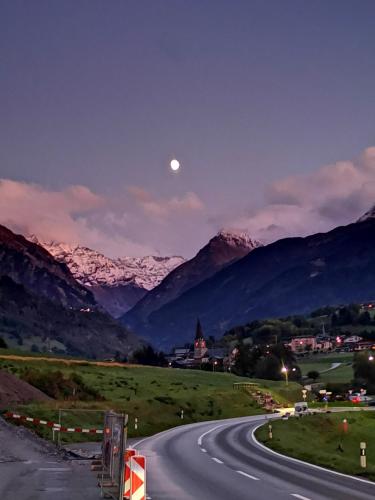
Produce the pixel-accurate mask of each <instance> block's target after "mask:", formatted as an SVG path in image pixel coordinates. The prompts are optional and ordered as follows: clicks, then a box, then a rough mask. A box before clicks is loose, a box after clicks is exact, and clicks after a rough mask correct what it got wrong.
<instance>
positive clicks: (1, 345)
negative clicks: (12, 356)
mask: <svg viewBox="0 0 375 500" xmlns="http://www.w3.org/2000/svg"><path fill="white" fill-rule="evenodd" d="M0 349H8V345H7V343H6V342H5V340H4V339H3V338H1V337H0Z"/></svg>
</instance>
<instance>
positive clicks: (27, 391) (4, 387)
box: [0, 370, 50, 410]
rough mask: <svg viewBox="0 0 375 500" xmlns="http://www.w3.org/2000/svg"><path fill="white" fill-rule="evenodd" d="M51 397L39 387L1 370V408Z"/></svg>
mask: <svg viewBox="0 0 375 500" xmlns="http://www.w3.org/2000/svg"><path fill="white" fill-rule="evenodd" d="M48 399H50V398H49V397H48V396H47V395H46V394H44V393H43V392H42V391H40V390H39V389H36V388H35V387H33V386H32V385H30V384H28V383H27V382H24V381H23V380H20V379H19V378H18V377H15V376H14V375H12V374H11V373H8V372H6V371H3V370H0V410H2V409H5V408H10V407H14V406H16V405H19V404H26V403H31V402H32V401H47V400H48Z"/></svg>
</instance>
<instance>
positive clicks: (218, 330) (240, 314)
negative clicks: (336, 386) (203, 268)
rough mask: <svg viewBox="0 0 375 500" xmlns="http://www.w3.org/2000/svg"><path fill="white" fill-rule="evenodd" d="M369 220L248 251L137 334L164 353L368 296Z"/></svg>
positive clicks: (374, 266)
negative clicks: (251, 324)
mask: <svg viewBox="0 0 375 500" xmlns="http://www.w3.org/2000/svg"><path fill="white" fill-rule="evenodd" d="M374 283H375V219H374V218H366V220H364V221H362V222H357V223H355V224H350V225H348V226H344V227H338V228H336V229H334V230H333V231H330V232H328V233H320V234H315V235H312V236H309V237H306V238H287V239H283V240H279V241H277V242H275V243H272V244H270V245H267V246H264V247H260V248H256V249H254V250H253V251H252V252H250V253H249V254H248V255H246V256H245V257H244V258H242V259H240V260H239V261H237V262H235V263H234V264H232V265H230V266H227V267H225V268H224V269H223V270H221V271H219V272H218V273H216V274H215V275H214V276H212V277H211V278H209V279H207V280H205V281H203V282H201V283H200V284H198V285H197V286H195V287H193V288H191V289H190V290H188V291H187V292H185V293H184V294H182V295H180V296H179V297H177V298H176V299H175V300H174V301H172V302H169V303H168V304H166V305H165V306H164V307H161V308H159V309H158V310H156V311H154V312H153V313H152V314H151V315H150V316H149V318H148V322H147V324H144V325H143V328H140V331H141V332H142V333H143V334H145V335H147V336H148V338H149V339H150V340H151V341H153V342H154V343H155V345H159V346H162V347H164V348H168V347H170V346H172V345H176V344H183V343H184V342H186V341H189V340H191V338H192V336H193V332H194V325H195V322H196V319H197V317H199V318H200V320H201V323H202V326H203V329H204V332H205V334H206V335H210V334H212V335H221V334H222V333H224V332H225V331H226V330H227V329H229V328H230V327H232V326H234V325H237V324H244V323H246V322H248V321H250V320H253V319H259V318H268V317H278V316H286V315H289V314H298V313H307V312H309V311H311V310H313V309H315V308H318V307H320V306H324V305H334V304H348V303H351V302H362V301H366V300H370V299H373V298H374V295H375V287H374Z"/></svg>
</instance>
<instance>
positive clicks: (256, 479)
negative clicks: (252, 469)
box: [236, 470, 260, 481]
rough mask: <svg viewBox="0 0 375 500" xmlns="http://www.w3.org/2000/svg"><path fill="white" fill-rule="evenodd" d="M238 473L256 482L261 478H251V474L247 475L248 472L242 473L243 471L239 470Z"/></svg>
mask: <svg viewBox="0 0 375 500" xmlns="http://www.w3.org/2000/svg"><path fill="white" fill-rule="evenodd" d="M236 472H238V474H241V476H245V477H248V478H249V479H253V480H254V481H260V479H259V477H255V476H250V474H246V472H242V470H238V471H236Z"/></svg>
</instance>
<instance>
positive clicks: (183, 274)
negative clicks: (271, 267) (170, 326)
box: [122, 230, 261, 330]
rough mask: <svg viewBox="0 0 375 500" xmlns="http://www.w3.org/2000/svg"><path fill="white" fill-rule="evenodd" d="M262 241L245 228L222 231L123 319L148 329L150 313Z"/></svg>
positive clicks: (137, 326)
mask: <svg viewBox="0 0 375 500" xmlns="http://www.w3.org/2000/svg"><path fill="white" fill-rule="evenodd" d="M260 245H261V244H260V243H259V242H258V241H255V240H253V239H251V238H250V236H249V235H248V234H247V233H245V232H238V231H237V232H236V231H224V230H223V231H220V232H219V233H218V234H217V235H216V236H214V237H213V238H212V239H211V240H210V241H209V242H208V244H207V245H205V246H204V247H203V248H202V249H201V250H200V251H199V252H198V253H197V255H196V256H195V257H194V258H193V259H191V260H189V261H187V262H185V263H183V264H181V265H180V266H178V267H177V268H176V269H174V270H173V271H172V272H171V273H170V274H168V276H166V278H164V280H163V281H162V282H161V283H160V284H159V285H158V286H157V287H156V288H154V289H153V290H151V291H150V292H149V293H148V294H147V295H146V296H145V297H144V298H143V299H141V300H140V301H139V302H138V303H137V304H136V305H135V307H134V308H133V309H132V310H131V311H129V312H128V313H127V314H125V315H124V316H123V318H122V321H123V322H124V324H126V325H131V326H132V327H134V328H135V329H137V328H141V329H142V330H144V329H145V328H146V329H147V326H146V325H147V322H148V318H149V316H150V314H151V313H153V312H154V311H156V310H158V309H160V308H161V307H163V306H164V305H165V304H168V303H169V302H171V301H173V300H175V299H176V298H177V297H179V296H180V295H181V294H183V293H184V292H186V291H187V290H189V289H190V288H192V287H194V286H196V285H198V284H199V283H201V282H202V281H204V280H205V279H207V278H209V277H210V276H212V275H214V274H215V273H216V272H218V271H219V270H220V269H222V268H223V267H225V266H228V265H229V264H231V263H233V262H235V261H236V260H238V259H240V258H242V257H243V256H244V255H247V254H248V253H249V252H251V251H252V250H254V248H257V247H259V246H260Z"/></svg>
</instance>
